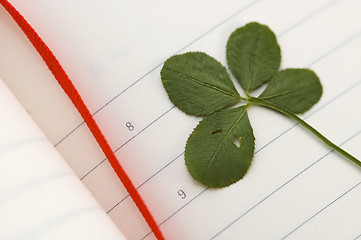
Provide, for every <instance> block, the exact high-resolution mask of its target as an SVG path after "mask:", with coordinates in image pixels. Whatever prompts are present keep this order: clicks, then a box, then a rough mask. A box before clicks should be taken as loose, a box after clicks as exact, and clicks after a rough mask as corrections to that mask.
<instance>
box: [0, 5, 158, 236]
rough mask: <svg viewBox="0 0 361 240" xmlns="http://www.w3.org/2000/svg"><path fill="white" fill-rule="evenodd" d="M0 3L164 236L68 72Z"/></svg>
mask: <svg viewBox="0 0 361 240" xmlns="http://www.w3.org/2000/svg"><path fill="white" fill-rule="evenodd" d="M0 3H1V5H2V6H3V7H4V8H5V9H6V11H8V13H9V14H10V15H11V17H12V18H13V19H14V20H15V22H16V23H17V24H18V25H19V27H20V28H21V29H22V30H23V32H24V33H25V35H26V36H27V37H28V39H29V40H30V42H31V43H32V44H33V46H34V47H35V49H36V50H37V51H38V53H39V54H40V56H41V57H42V59H43V60H44V62H45V63H46V65H47V66H48V68H49V69H50V71H51V72H52V73H53V75H54V77H55V78H56V80H57V81H58V83H59V84H60V86H61V87H62V88H63V90H64V91H65V93H66V94H67V95H68V97H69V98H70V99H71V101H72V102H73V104H74V106H75V107H76V108H77V109H78V111H79V113H80V115H81V116H82V117H83V119H84V121H85V123H86V124H87V125H88V127H89V129H90V131H91V133H92V134H93V136H94V137H95V139H96V141H97V142H98V144H99V146H100V147H101V149H102V150H103V152H104V154H105V156H106V157H107V158H108V160H109V163H110V164H111V166H112V167H113V169H114V171H115V172H116V174H117V176H118V178H119V179H120V181H122V183H123V185H124V187H125V188H126V189H127V191H128V193H129V195H130V196H131V197H132V199H133V201H134V202H135V204H136V205H137V207H138V209H139V211H140V212H141V213H142V215H143V217H144V219H145V220H146V221H147V223H148V225H149V227H150V228H151V229H152V231H153V233H154V235H155V236H156V237H157V239H164V238H163V235H162V233H161V231H160V229H159V227H158V225H157V224H156V222H155V220H154V218H153V216H152V214H151V213H150V211H149V209H148V208H147V206H146V204H145V203H144V201H143V199H142V197H141V196H140V195H139V193H138V191H137V189H136V188H135V187H134V185H133V183H132V181H131V180H130V178H129V177H128V175H127V174H126V173H125V171H124V169H123V168H122V166H121V165H120V164H119V161H118V159H117V158H116V156H115V154H114V152H113V151H112V149H111V148H110V146H109V144H108V142H107V140H106V139H105V137H104V135H103V134H102V132H101V130H100V128H99V127H98V125H97V123H96V122H95V120H94V118H93V116H92V115H91V114H90V112H89V110H88V108H87V107H86V105H85V104H84V102H83V100H82V98H81V97H80V95H79V93H78V91H77V90H76V88H75V87H74V85H73V83H72V82H71V80H70V79H69V77H68V75H67V74H66V72H65V71H64V69H63V68H62V66H61V65H60V63H59V61H58V60H57V59H56V57H55V56H54V54H53V53H52V52H51V51H50V49H49V48H48V46H47V45H46V44H45V43H44V42H43V40H42V39H41V38H40V36H39V35H38V34H37V33H36V32H35V30H34V29H33V28H32V27H31V25H30V24H29V23H28V22H27V21H26V20H25V18H24V17H23V16H22V15H21V14H20V13H19V12H18V11H17V10H16V9H15V8H14V7H13V6H12V5H11V3H9V2H8V1H7V0H0Z"/></svg>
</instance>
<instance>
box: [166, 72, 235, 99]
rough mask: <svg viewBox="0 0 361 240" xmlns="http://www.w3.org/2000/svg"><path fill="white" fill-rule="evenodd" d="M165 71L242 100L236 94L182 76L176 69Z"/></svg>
mask: <svg viewBox="0 0 361 240" xmlns="http://www.w3.org/2000/svg"><path fill="white" fill-rule="evenodd" d="M165 69H167V70H168V71H171V72H173V73H175V74H177V75H178V76H180V77H182V78H184V79H186V80H188V81H191V82H194V83H197V84H199V85H201V86H204V87H208V88H210V89H212V90H215V91H218V92H221V93H223V94H225V95H228V96H231V97H233V98H235V99H240V98H239V96H237V95H235V94H234V93H232V92H228V91H226V90H224V89H222V88H218V87H216V86H214V85H211V84H208V83H204V82H201V81H199V80H198V79H196V78H193V77H191V76H188V75H185V74H182V73H180V72H178V71H176V70H174V69H172V68H165Z"/></svg>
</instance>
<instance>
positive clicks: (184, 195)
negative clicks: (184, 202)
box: [178, 190, 187, 199]
mask: <svg viewBox="0 0 361 240" xmlns="http://www.w3.org/2000/svg"><path fill="white" fill-rule="evenodd" d="M178 195H179V196H180V197H181V198H182V199H185V198H186V197H187V195H186V193H185V192H184V191H183V190H179V191H178Z"/></svg>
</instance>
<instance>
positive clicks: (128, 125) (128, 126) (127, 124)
mask: <svg viewBox="0 0 361 240" xmlns="http://www.w3.org/2000/svg"><path fill="white" fill-rule="evenodd" d="M125 126H126V127H127V128H128V130H129V131H133V130H134V126H133V125H132V124H131V123H130V122H127V123H126V124H125Z"/></svg>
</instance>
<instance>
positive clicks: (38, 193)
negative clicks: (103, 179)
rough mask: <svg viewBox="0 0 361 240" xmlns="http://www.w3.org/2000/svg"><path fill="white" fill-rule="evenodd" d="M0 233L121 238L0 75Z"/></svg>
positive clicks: (14, 236)
mask: <svg viewBox="0 0 361 240" xmlns="http://www.w3.org/2000/svg"><path fill="white" fill-rule="evenodd" d="M0 107H1V111H2V112H3V114H2V117H1V118H0V129H1V137H0V156H1V157H0V182H1V184H0V225H1V228H0V238H1V239H8V240H10V239H13V240H15V239H77V238H81V239H83V238H86V239H99V238H105V239H114V240H115V239H125V238H124V237H123V235H122V234H121V233H120V232H119V229H118V228H117V227H116V226H115V225H114V223H113V222H112V221H111V220H110V219H109V217H108V216H107V215H106V214H105V213H104V211H103V209H102V208H101V207H100V206H99V204H98V203H97V202H96V201H95V199H94V198H93V197H92V195H91V194H90V192H89V191H88V190H87V189H86V188H85V187H84V185H83V184H82V183H81V182H80V181H79V179H78V178H77V177H76V175H75V174H74V172H73V171H72V170H71V168H70V167H69V166H68V165H67V164H66V162H65V161H64V160H63V159H62V158H61V156H60V155H59V153H58V152H57V151H56V150H55V148H54V147H53V145H52V144H51V143H50V142H49V141H48V139H47V138H46V137H45V136H44V135H43V133H42V132H41V131H40V129H39V128H38V127H37V126H36V125H35V123H34V122H33V121H32V119H31V118H30V116H29V115H28V114H27V113H26V111H25V110H24V109H23V108H22V107H21V105H20V104H19V103H18V102H17V100H16V99H15V97H14V96H13V95H12V93H11V92H10V91H9V89H8V88H7V87H6V86H5V84H4V83H3V82H2V80H1V79H0Z"/></svg>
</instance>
